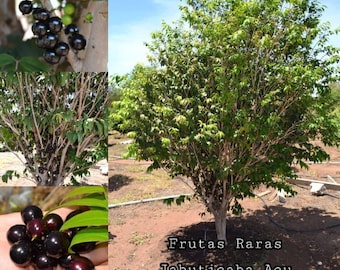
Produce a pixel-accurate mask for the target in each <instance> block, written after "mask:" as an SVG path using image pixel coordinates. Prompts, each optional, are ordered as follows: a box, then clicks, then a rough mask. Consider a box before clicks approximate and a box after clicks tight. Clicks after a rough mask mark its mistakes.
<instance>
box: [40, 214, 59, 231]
mask: <svg viewBox="0 0 340 270" xmlns="http://www.w3.org/2000/svg"><path fill="white" fill-rule="evenodd" d="M44 220H45V221H46V224H47V227H48V229H49V230H50V231H58V230H59V229H60V227H61V226H62V225H63V219H62V218H61V216H59V215H58V214H55V213H49V214H48V215H47V216H45V217H44Z"/></svg>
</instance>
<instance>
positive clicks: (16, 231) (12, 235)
mask: <svg viewBox="0 0 340 270" xmlns="http://www.w3.org/2000/svg"><path fill="white" fill-rule="evenodd" d="M24 239H26V240H28V239H29V237H28V234H27V231H26V226H25V225H21V224H17V225H13V226H12V227H10V228H9V230H8V231H7V240H8V242H10V243H11V244H13V243H15V242H18V241H19V240H24Z"/></svg>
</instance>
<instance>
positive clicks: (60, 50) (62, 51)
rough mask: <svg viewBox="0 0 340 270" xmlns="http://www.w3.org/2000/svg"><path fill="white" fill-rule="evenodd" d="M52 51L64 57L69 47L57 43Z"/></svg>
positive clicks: (62, 43)
mask: <svg viewBox="0 0 340 270" xmlns="http://www.w3.org/2000/svg"><path fill="white" fill-rule="evenodd" d="M54 49H55V52H56V53H57V54H58V55H60V56H66V55H67V54H68V52H69V50H70V47H69V46H68V44H67V43H65V42H59V43H58V44H57V46H56V47H55V48H54Z"/></svg>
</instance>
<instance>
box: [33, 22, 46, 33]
mask: <svg viewBox="0 0 340 270" xmlns="http://www.w3.org/2000/svg"><path fill="white" fill-rule="evenodd" d="M47 30H48V28H47V25H46V24H45V23H43V22H35V23H34V24H32V32H33V34H34V35H36V36H44V35H46V33H47Z"/></svg>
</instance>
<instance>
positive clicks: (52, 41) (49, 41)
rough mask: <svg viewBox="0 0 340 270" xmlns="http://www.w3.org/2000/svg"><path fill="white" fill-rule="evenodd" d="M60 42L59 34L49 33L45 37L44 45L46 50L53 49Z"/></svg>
mask: <svg viewBox="0 0 340 270" xmlns="http://www.w3.org/2000/svg"><path fill="white" fill-rule="evenodd" d="M58 41H59V37H58V35H57V34H53V33H47V34H46V35H45V36H44V42H43V44H44V47H45V48H46V49H53V48H54V47H55V46H56V45H57V44H58Z"/></svg>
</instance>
